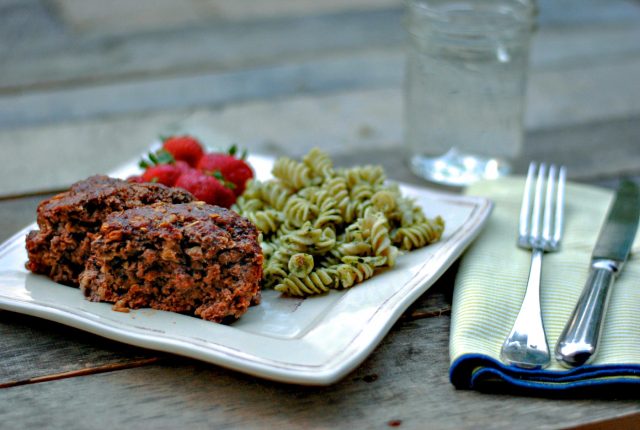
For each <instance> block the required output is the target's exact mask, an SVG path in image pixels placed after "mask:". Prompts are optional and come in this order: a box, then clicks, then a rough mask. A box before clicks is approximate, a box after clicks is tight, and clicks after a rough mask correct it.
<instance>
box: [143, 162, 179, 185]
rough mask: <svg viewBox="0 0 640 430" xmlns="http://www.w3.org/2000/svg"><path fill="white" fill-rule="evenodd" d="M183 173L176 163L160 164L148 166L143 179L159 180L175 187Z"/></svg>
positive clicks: (148, 180) (149, 180) (147, 180)
mask: <svg viewBox="0 0 640 430" xmlns="http://www.w3.org/2000/svg"><path fill="white" fill-rule="evenodd" d="M181 173H182V172H181V171H180V169H179V168H178V167H177V166H176V165H175V164H159V165H157V166H151V167H148V168H147V170H145V172H144V173H143V174H142V179H143V180H145V181H146V182H158V183H160V184H163V185H166V186H168V187H173V186H174V185H175V183H176V181H177V180H178V177H180V175H181Z"/></svg>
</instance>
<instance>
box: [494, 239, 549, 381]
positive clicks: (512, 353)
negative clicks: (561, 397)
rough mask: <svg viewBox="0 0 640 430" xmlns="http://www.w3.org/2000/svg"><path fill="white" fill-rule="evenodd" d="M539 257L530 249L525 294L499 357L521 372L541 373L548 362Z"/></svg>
mask: <svg viewBox="0 0 640 430" xmlns="http://www.w3.org/2000/svg"><path fill="white" fill-rule="evenodd" d="M542 253H543V251H542V249H535V248H534V249H533V253H532V255H531V269H530V270H529V280H528V282H527V291H526V292H525V295H524V299H523V301H522V306H521V307H520V312H519V313H518V316H517V317H516V322H515V323H514V325H513V328H512V329H511V333H509V336H508V337H507V339H506V340H505V341H504V344H503V345H502V351H501V354H500V357H501V358H502V361H504V362H506V363H507V364H509V365H513V366H517V367H521V368H524V369H541V368H544V367H547V366H548V365H549V362H550V361H551V356H550V354H549V345H548V344H547V337H546V335H545V332H544V326H543V324H542V312H541V309H540V277H541V274H542Z"/></svg>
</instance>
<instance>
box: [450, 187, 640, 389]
mask: <svg viewBox="0 0 640 430" xmlns="http://www.w3.org/2000/svg"><path fill="white" fill-rule="evenodd" d="M523 190H524V178H516V177H509V178H504V179H500V180H496V181H486V182H481V183H478V184H476V185H473V186H471V187H470V188H469V189H468V191H467V194H470V195H480V196H485V197H488V198H490V199H492V200H493V201H494V203H495V208H494V211H493V213H492V215H491V218H490V220H489V221H488V223H487V226H486V228H485V229H484V231H483V232H482V233H481V235H480V236H479V237H478V239H477V240H476V241H475V243H474V244H473V245H472V247H471V248H469V250H468V251H467V253H466V254H465V256H464V257H463V259H462V261H461V263H460V269H459V273H458V275H457V278H456V282H455V290H454V296H453V307H452V317H451V319H452V321H451V337H450V348H449V351H450V356H451V369H450V378H451V382H452V383H453V384H454V385H455V386H456V387H458V388H474V389H481V390H487V389H488V390H491V389H493V388H495V387H497V386H504V385H505V384H507V385H511V386H515V387H520V388H523V389H526V390H562V391H565V392H566V391H570V390H575V389H582V388H584V387H587V386H600V385H603V384H606V385H610V384H622V385H628V384H640V255H639V254H640V238H639V237H636V241H635V243H634V248H633V253H632V256H631V258H630V260H629V261H628V262H627V264H626V266H625V267H624V270H623V271H622V273H621V275H620V276H619V277H618V279H617V281H616V283H615V284H614V286H613V289H612V292H611V300H610V306H609V312H608V314H607V317H606V321H605V325H604V332H603V336H602V338H601V339H600V352H599V353H598V355H597V357H596V360H595V361H594V362H593V364H591V365H587V366H581V367H578V368H575V369H572V370H566V369H565V368H563V367H561V366H560V365H559V364H558V362H556V361H555V360H553V359H552V363H551V365H550V366H549V367H548V368H547V369H545V370H538V371H532V370H523V369H517V368H514V367H510V366H505V365H504V364H503V363H501V362H500V348H501V346H502V343H503V342H504V339H505V338H506V336H507V335H508V334H509V332H510V330H511V327H512V325H513V322H514V321H515V319H516V315H517V313H518V310H519V308H520V304H521V302H522V298H523V296H524V293H525V287H526V282H527V276H528V273H529V265H530V259H531V253H530V251H527V250H524V249H520V248H518V247H517V246H516V234H517V227H518V214H519V210H520V203H521V199H522V193H523ZM612 199H613V192H612V191H610V190H604V189H600V188H595V187H591V186H586V185H579V184H573V183H570V184H567V193H566V206H565V213H566V218H565V229H564V236H563V239H562V242H561V248H560V250H559V251H557V252H555V253H546V254H545V255H544V257H543V263H542V264H543V267H542V272H543V273H542V290H541V306H542V313H543V321H544V325H545V329H546V333H547V341H548V342H549V347H550V349H551V350H552V351H553V349H555V344H556V341H557V339H558V336H559V335H560V333H561V331H562V329H563V328H564V325H565V323H566V321H567V320H568V318H569V316H570V314H571V312H572V310H573V307H574V305H575V303H576V301H577V300H578V296H579V295H580V293H581V291H582V288H583V286H584V283H585V281H586V279H587V275H588V272H589V261H590V258H591V251H592V249H593V247H594V245H595V242H596V239H597V237H598V233H599V230H600V227H601V226H602V223H603V221H604V218H605V216H606V214H607V210H608V208H609V204H610V203H611V201H612ZM638 236H640V235H638ZM552 355H553V353H552Z"/></svg>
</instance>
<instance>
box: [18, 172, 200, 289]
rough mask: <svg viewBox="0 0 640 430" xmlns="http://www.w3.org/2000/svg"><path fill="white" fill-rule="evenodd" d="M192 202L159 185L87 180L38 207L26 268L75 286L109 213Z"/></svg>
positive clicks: (185, 195)
mask: <svg viewBox="0 0 640 430" xmlns="http://www.w3.org/2000/svg"><path fill="white" fill-rule="evenodd" d="M193 200H195V199H194V197H193V196H192V195H191V194H190V193H188V192H187V191H184V190H180V189H177V188H169V187H165V186H164V185H161V184H132V183H129V182H127V181H123V180H121V179H115V178H110V177H108V176H92V177H90V178H88V179H85V180H83V181H80V182H77V183H75V184H74V185H72V186H71V189H70V190H69V191H66V192H64V193H61V194H58V195H56V196H54V197H52V198H50V199H48V200H45V201H43V202H42V203H40V205H39V206H38V226H39V227H40V230H34V231H31V232H30V233H29V234H28V235H27V253H28V255H29V261H28V262H27V264H26V266H27V269H29V270H31V271H32V272H35V273H42V274H44V275H47V276H49V277H50V278H51V279H53V280H54V281H56V282H60V283H63V284H67V285H71V286H78V275H80V272H82V270H84V264H85V261H86V260H87V258H88V257H89V248H90V245H91V238H92V235H93V234H94V233H95V232H97V231H98V229H99V228H100V225H101V224H102V221H103V220H104V219H105V218H106V216H107V215H109V214H110V213H112V212H115V211H123V210H125V209H129V208H134V207H138V206H143V205H149V204H152V203H155V202H169V203H186V202H191V201H193Z"/></svg>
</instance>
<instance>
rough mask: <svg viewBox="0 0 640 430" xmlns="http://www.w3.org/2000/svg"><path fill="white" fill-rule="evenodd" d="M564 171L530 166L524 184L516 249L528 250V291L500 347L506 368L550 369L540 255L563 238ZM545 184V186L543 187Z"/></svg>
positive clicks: (552, 247)
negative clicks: (544, 320)
mask: <svg viewBox="0 0 640 430" xmlns="http://www.w3.org/2000/svg"><path fill="white" fill-rule="evenodd" d="M566 175H567V173H566V168H565V167H564V166H561V167H560V168H558V167H556V166H555V165H551V166H550V167H549V170H548V174H547V166H546V165H545V164H544V163H542V164H540V167H539V168H538V166H537V165H536V163H531V164H530V165H529V172H528V174H527V181H526V184H525V190H524V195H523V198H522V207H521V209H520V225H519V227H518V246H519V247H521V248H526V249H531V251H532V254H531V269H530V271H529V280H528V282H527V290H526V293H525V295H524V299H523V301H522V306H521V307H520V312H519V313H518V316H517V318H516V322H515V323H514V325H513V328H512V329H511V333H509V336H508V337H507V339H506V340H505V341H504V344H503V345H502V351H501V354H500V357H501V358H502V360H503V361H504V362H506V363H507V364H510V365H513V366H517V367H521V368H525V369H541V368H544V367H546V366H548V365H549V362H550V354H549V345H548V344H547V338H546V335H545V331H544V326H543V324H542V312H541V310H540V278H541V274H542V254H543V253H544V252H553V251H557V250H558V248H559V246H560V239H561V237H562V225H563V218H564V215H563V212H564V189H565V182H566ZM545 183H546V185H545ZM534 187H535V191H533V190H534Z"/></svg>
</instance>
